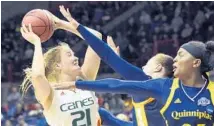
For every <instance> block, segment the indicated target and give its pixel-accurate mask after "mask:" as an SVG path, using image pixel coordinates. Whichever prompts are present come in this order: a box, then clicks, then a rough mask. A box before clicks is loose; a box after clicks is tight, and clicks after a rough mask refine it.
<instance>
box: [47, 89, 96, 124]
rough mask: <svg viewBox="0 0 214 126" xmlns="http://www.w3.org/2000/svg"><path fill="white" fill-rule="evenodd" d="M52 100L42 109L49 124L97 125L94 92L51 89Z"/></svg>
mask: <svg viewBox="0 0 214 126" xmlns="http://www.w3.org/2000/svg"><path fill="white" fill-rule="evenodd" d="M53 95H54V96H53V101H52V104H51V106H50V108H49V109H48V110H44V112H43V113H44V116H45V118H46V121H47V122H48V124H49V125H51V126H97V120H98V118H97V114H98V101H97V98H96V96H95V93H94V92H91V91H83V90H80V89H76V91H75V92H73V91H69V90H53Z"/></svg>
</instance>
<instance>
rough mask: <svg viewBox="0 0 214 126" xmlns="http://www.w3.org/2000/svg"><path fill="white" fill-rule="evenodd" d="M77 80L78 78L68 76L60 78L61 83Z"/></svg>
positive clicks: (63, 75)
mask: <svg viewBox="0 0 214 126" xmlns="http://www.w3.org/2000/svg"><path fill="white" fill-rule="evenodd" d="M75 80H76V77H72V76H69V75H67V74H60V76H59V82H70V81H75Z"/></svg>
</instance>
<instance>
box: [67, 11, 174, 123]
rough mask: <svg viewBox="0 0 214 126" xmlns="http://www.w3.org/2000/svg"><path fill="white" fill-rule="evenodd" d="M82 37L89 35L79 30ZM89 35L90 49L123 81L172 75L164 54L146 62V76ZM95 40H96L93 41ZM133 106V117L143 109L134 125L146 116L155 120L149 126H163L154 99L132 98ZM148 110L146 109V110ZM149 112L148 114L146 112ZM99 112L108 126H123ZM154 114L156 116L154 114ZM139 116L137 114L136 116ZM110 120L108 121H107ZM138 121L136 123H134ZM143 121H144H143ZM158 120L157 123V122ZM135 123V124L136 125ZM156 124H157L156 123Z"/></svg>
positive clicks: (168, 59) (169, 63) (169, 59)
mask: <svg viewBox="0 0 214 126" xmlns="http://www.w3.org/2000/svg"><path fill="white" fill-rule="evenodd" d="M66 15H68V17H66V16H65V17H66V18H67V19H68V20H70V18H71V16H69V15H70V14H69V13H67V14H66ZM79 32H80V34H81V35H82V36H84V37H85V36H86V34H90V33H89V32H88V33H87V31H84V29H83V30H80V31H79ZM89 37H90V35H87V36H86V37H85V39H86V40H87V41H88V43H89V45H91V46H92V48H93V49H94V50H95V51H96V52H97V54H98V55H99V56H100V57H101V58H102V60H104V61H105V62H106V63H107V64H108V65H110V66H111V67H112V68H113V69H114V70H115V71H116V72H118V73H120V74H121V75H122V77H124V78H125V79H130V80H148V79H149V76H151V77H152V78H160V77H171V76H172V75H173V74H172V73H173V71H172V63H173V61H172V57H170V56H167V55H164V54H159V55H156V56H155V57H153V58H152V59H151V60H149V61H148V63H147V65H146V67H145V72H146V74H147V75H149V76H147V75H146V74H145V73H144V72H143V71H142V70H141V69H139V68H137V67H135V66H133V65H131V64H130V63H128V62H126V61H125V60H123V59H121V58H120V57H119V56H117V55H116V54H115V53H114V52H113V51H112V50H111V48H108V46H107V45H106V44H105V43H104V42H103V41H98V40H97V39H96V38H95V36H92V37H91V38H92V39H93V40H92V39H90V38H89ZM94 39H96V40H94ZM133 105H134V108H135V109H134V114H133V115H135V110H138V109H140V110H141V109H143V110H144V108H145V110H144V112H145V113H142V114H141V116H142V117H140V118H139V119H138V118H137V116H135V117H134V125H137V123H139V124H142V123H144V122H147V121H145V120H144V119H146V118H145V116H147V118H148V119H155V120H156V122H153V123H151V124H150V125H151V126H152V125H154V126H156V125H157V124H158V125H165V121H164V120H163V118H162V116H161V114H160V112H159V110H158V109H156V108H157V107H160V105H158V104H156V100H155V99H154V98H150V97H145V98H138V97H133ZM147 108H148V109H147ZM148 111H150V112H151V114H150V112H148ZM101 112H103V111H100V114H101V115H103V116H102V118H103V119H104V120H106V122H109V123H110V124H109V125H117V126H119V124H118V122H120V124H121V125H124V124H125V122H124V123H122V122H121V121H119V120H116V119H110V118H109V117H108V115H107V114H102V113H101ZM155 113H156V114H155ZM138 115H139V114H138ZM107 119H108V120H111V122H110V121H108V120H107ZM136 120H138V121H136ZM143 120H144V121H143ZM158 120H159V121H158ZM136 122H137V123H136ZM157 122H158V123H157Z"/></svg>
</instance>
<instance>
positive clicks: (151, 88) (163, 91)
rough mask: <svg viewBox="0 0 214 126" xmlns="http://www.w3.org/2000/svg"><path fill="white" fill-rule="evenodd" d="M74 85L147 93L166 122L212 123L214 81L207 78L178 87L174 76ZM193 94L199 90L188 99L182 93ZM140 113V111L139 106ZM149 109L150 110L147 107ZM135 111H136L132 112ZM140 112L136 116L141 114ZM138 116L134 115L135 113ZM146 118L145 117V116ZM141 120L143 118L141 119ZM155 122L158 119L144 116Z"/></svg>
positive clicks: (201, 125)
mask: <svg viewBox="0 0 214 126" xmlns="http://www.w3.org/2000/svg"><path fill="white" fill-rule="evenodd" d="M76 87H77V88H81V89H86V90H92V91H100V92H109V93H122V94H130V95H132V96H135V97H138V98H139V99H140V98H145V96H151V97H153V98H155V99H156V100H157V103H159V104H161V105H162V106H161V108H160V110H159V111H160V112H161V114H162V116H163V117H164V118H165V120H166V121H167V125H169V126H213V125H214V119H213V118H214V117H213V114H214V83H213V82H209V83H208V84H206V87H205V88H204V89H203V90H201V88H194V87H186V86H184V87H183V88H181V84H180V81H179V80H178V79H167V78H165V79H153V80H148V81H143V82H140V81H123V80H117V79H103V80H98V81H77V82H76ZM184 90H185V91H186V93H187V94H189V95H191V96H195V95H196V94H197V93H198V92H199V90H201V92H200V94H199V95H197V97H195V100H194V101H192V100H190V99H189V98H188V97H187V96H186V95H184V94H185V93H184ZM139 111H140V112H139V113H140V114H141V115H143V114H144V113H143V112H142V110H139ZM150 112H151V111H150ZM136 113H137V112H136ZM141 115H140V116H141ZM136 117H138V115H136ZM147 120H148V119H147ZM142 121H145V120H143V119H142ZM148 121H149V122H150V121H152V122H156V123H158V120H154V119H151V120H148Z"/></svg>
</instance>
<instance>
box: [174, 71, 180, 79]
mask: <svg viewBox="0 0 214 126" xmlns="http://www.w3.org/2000/svg"><path fill="white" fill-rule="evenodd" d="M174 77H176V78H179V72H178V70H175V71H174Z"/></svg>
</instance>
